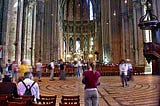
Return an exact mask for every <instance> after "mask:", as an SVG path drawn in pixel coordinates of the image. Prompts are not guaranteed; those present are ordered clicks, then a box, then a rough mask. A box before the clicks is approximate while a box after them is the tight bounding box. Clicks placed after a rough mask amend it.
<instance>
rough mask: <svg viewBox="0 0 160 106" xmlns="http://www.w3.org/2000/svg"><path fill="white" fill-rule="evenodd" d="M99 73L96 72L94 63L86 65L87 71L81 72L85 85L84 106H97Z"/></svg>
mask: <svg viewBox="0 0 160 106" xmlns="http://www.w3.org/2000/svg"><path fill="white" fill-rule="evenodd" d="M99 77H100V73H99V72H98V71H96V62H94V63H90V64H88V70H86V71H84V72H83V79H85V81H84V82H83V83H84V84H85V91H84V101H85V106H98V90H97V86H98V85H100V82H99Z"/></svg>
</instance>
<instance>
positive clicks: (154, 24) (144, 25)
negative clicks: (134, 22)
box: [138, 0, 160, 30]
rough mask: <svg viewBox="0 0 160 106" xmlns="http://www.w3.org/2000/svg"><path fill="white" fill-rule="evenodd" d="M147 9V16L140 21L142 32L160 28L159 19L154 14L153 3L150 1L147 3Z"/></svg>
mask: <svg viewBox="0 0 160 106" xmlns="http://www.w3.org/2000/svg"><path fill="white" fill-rule="evenodd" d="M145 5H146V7H147V9H146V14H145V15H144V16H142V17H141V18H140V20H139V24H138V25H139V27H140V29H142V30H153V29H156V28H158V27H159V26H160V23H159V21H158V17H157V16H155V15H154V14H152V9H151V3H150V1H149V0H147V1H146V3H145Z"/></svg>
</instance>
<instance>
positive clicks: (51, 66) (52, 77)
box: [50, 60, 54, 81]
mask: <svg viewBox="0 0 160 106" xmlns="http://www.w3.org/2000/svg"><path fill="white" fill-rule="evenodd" d="M50 72H51V73H50V81H53V80H54V60H52V61H51V63H50Z"/></svg>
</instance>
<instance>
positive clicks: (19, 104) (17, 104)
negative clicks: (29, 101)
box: [7, 102, 26, 106]
mask: <svg viewBox="0 0 160 106" xmlns="http://www.w3.org/2000/svg"><path fill="white" fill-rule="evenodd" d="M7 106H26V103H25V102H7Z"/></svg>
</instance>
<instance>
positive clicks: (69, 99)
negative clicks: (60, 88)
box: [61, 95, 80, 104]
mask: <svg viewBox="0 0 160 106" xmlns="http://www.w3.org/2000/svg"><path fill="white" fill-rule="evenodd" d="M61 103H62V104H80V96H79V95H78V96H62V99H61Z"/></svg>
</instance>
